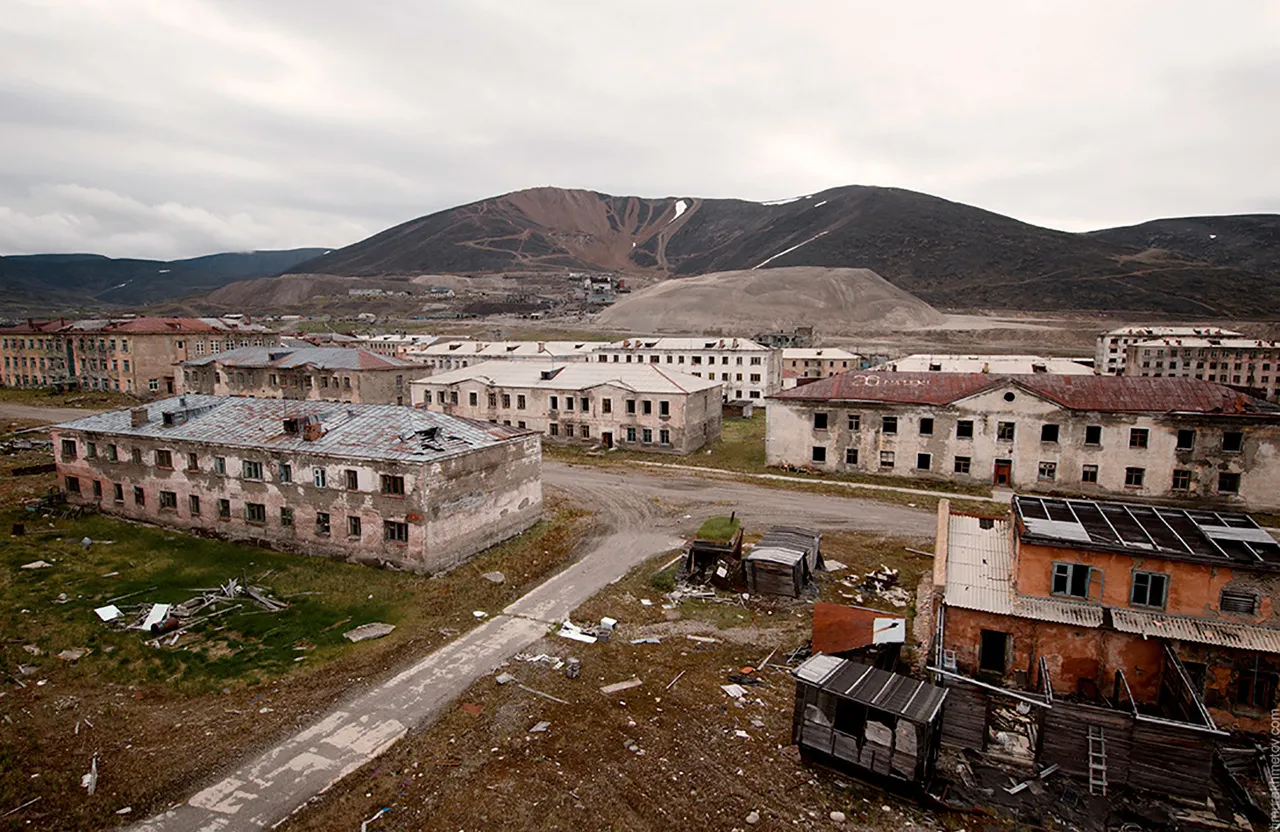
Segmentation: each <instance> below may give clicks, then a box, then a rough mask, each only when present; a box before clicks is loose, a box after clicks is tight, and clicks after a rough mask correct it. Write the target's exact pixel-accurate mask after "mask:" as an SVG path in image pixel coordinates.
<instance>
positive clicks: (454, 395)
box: [449, 390, 458, 404]
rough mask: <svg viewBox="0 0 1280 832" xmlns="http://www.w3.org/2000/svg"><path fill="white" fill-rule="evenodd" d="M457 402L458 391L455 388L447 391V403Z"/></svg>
mask: <svg viewBox="0 0 1280 832" xmlns="http://www.w3.org/2000/svg"><path fill="white" fill-rule="evenodd" d="M457 403H458V391H457V390H450V391H449V404H457Z"/></svg>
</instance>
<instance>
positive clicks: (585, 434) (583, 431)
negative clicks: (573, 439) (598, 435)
mask: <svg viewBox="0 0 1280 832" xmlns="http://www.w3.org/2000/svg"><path fill="white" fill-rule="evenodd" d="M578 427H579V431H578V434H579V435H580V436H581V437H582V438H583V439H590V438H591V427H590V426H589V425H579V426H578Z"/></svg>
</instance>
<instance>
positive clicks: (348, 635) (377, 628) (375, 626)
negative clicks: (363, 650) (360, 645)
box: [342, 622, 396, 643]
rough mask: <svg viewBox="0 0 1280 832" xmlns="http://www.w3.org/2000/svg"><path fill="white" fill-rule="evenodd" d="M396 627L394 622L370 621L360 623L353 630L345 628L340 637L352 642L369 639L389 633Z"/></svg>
mask: <svg viewBox="0 0 1280 832" xmlns="http://www.w3.org/2000/svg"><path fill="white" fill-rule="evenodd" d="M395 628H396V625H394V624H383V623H382V622H371V623H369V624H361V625H360V626H359V627H356V628H355V629H353V630H347V631H346V632H345V633H343V634H342V637H343V638H345V639H346V640H347V641H350V642H352V643H356V642H361V641H369V640H370V639H375V638H382V637H383V636H385V635H389V634H390V633H391V631H392V630H394V629H395Z"/></svg>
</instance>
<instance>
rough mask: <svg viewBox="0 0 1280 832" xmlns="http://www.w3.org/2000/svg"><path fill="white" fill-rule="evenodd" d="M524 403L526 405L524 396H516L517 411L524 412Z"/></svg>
mask: <svg viewBox="0 0 1280 832" xmlns="http://www.w3.org/2000/svg"><path fill="white" fill-rule="evenodd" d="M524 403H525V398H524V396H522V395H521V396H516V409H517V410H524Z"/></svg>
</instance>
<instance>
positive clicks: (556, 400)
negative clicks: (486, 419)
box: [489, 395, 560, 410]
mask: <svg viewBox="0 0 1280 832" xmlns="http://www.w3.org/2000/svg"><path fill="white" fill-rule="evenodd" d="M489 398H490V399H492V398H493V396H492V395H490V396H489ZM489 406H490V407H493V402H492V401H490V402H489ZM551 409H552V410H559V409H560V397H559V396H552V397H551Z"/></svg>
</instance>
